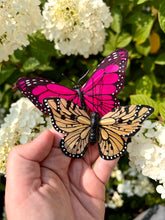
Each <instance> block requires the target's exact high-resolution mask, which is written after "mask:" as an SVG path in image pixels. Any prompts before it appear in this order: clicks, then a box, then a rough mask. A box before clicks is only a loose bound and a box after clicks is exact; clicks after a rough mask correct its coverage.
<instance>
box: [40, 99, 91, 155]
mask: <svg viewBox="0 0 165 220" xmlns="http://www.w3.org/2000/svg"><path fill="white" fill-rule="evenodd" d="M44 104H45V106H46V108H47V110H48V111H49V114H50V116H51V119H52V124H53V127H54V128H55V129H56V130H57V131H58V132H62V133H66V135H65V136H64V138H62V140H61V142H60V147H61V149H62V151H63V152H64V153H65V154H66V155H67V156H70V157H77V158H81V157H82V156H83V155H84V154H85V152H86V150H87V146H88V139H89V130H90V117H89V116H88V114H87V113H86V111H84V110H83V109H82V108H81V107H80V106H78V105H76V104H75V103H73V102H71V101H69V100H66V99H63V98H49V99H44Z"/></svg>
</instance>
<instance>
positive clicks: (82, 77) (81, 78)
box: [77, 70, 90, 85]
mask: <svg viewBox="0 0 165 220" xmlns="http://www.w3.org/2000/svg"><path fill="white" fill-rule="evenodd" d="M89 71H90V70H88V71H87V72H86V73H85V74H84V75H83V76H82V77H81V78H80V79H79V80H78V82H77V84H78V85H79V83H80V81H81V80H82V79H84V78H85V77H86V76H87V75H88V73H89Z"/></svg>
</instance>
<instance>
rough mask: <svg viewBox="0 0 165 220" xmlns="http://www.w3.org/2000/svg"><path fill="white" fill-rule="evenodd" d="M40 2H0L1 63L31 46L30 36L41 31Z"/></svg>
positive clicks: (37, 0) (17, 0)
mask: <svg viewBox="0 0 165 220" xmlns="http://www.w3.org/2000/svg"><path fill="white" fill-rule="evenodd" d="M39 5H40V1H39V0H0V21H1V28H0V62H1V61H3V60H5V61H7V60H8V59H9V55H11V54H13V52H14V50H16V49H22V46H27V45H28V44H29V41H28V35H30V34H32V33H34V32H36V31H37V30H38V29H41V25H42V15H41V12H40V8H39Z"/></svg>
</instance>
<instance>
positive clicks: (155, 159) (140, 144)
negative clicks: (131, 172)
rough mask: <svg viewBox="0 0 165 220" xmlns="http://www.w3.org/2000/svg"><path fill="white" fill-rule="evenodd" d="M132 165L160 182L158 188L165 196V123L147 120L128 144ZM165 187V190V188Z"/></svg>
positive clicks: (162, 195)
mask: <svg viewBox="0 0 165 220" xmlns="http://www.w3.org/2000/svg"><path fill="white" fill-rule="evenodd" d="M127 150H128V152H129V159H130V162H129V164H130V166H132V167H136V168H137V169H138V171H139V172H142V174H143V175H145V176H148V177H150V178H152V179H154V180H155V181H159V183H160V184H162V185H159V186H158V187H157V188H156V190H157V192H158V193H161V197H162V198H164V197H165V125H164V126H163V125H161V124H160V123H158V122H155V123H151V122H150V121H145V122H144V124H143V126H142V129H141V130H140V131H139V132H138V133H137V134H136V135H135V136H134V137H132V141H131V142H130V143H129V144H128V148H127ZM163 188H164V190H163Z"/></svg>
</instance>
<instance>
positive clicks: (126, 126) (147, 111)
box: [100, 105, 154, 136]
mask: <svg viewBox="0 0 165 220" xmlns="http://www.w3.org/2000/svg"><path fill="white" fill-rule="evenodd" d="M153 111H154V109H153V108H152V107H150V106H147V105H130V106H124V107H121V108H119V109H116V110H115V111H113V112H109V113H108V114H106V115H105V116H103V117H102V118H101V120H100V125H101V127H103V128H105V129H107V130H111V131H113V132H115V133H117V134H118V135H121V136H130V135H133V134H135V133H136V132H137V131H138V130H139V129H140V127H141V124H142V122H143V121H144V120H145V119H146V118H147V117H149V116H150V115H151V114H152V113H153ZM109 118H110V119H111V120H110V122H111V123H109V124H108V120H109ZM112 119H113V120H112Z"/></svg>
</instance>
